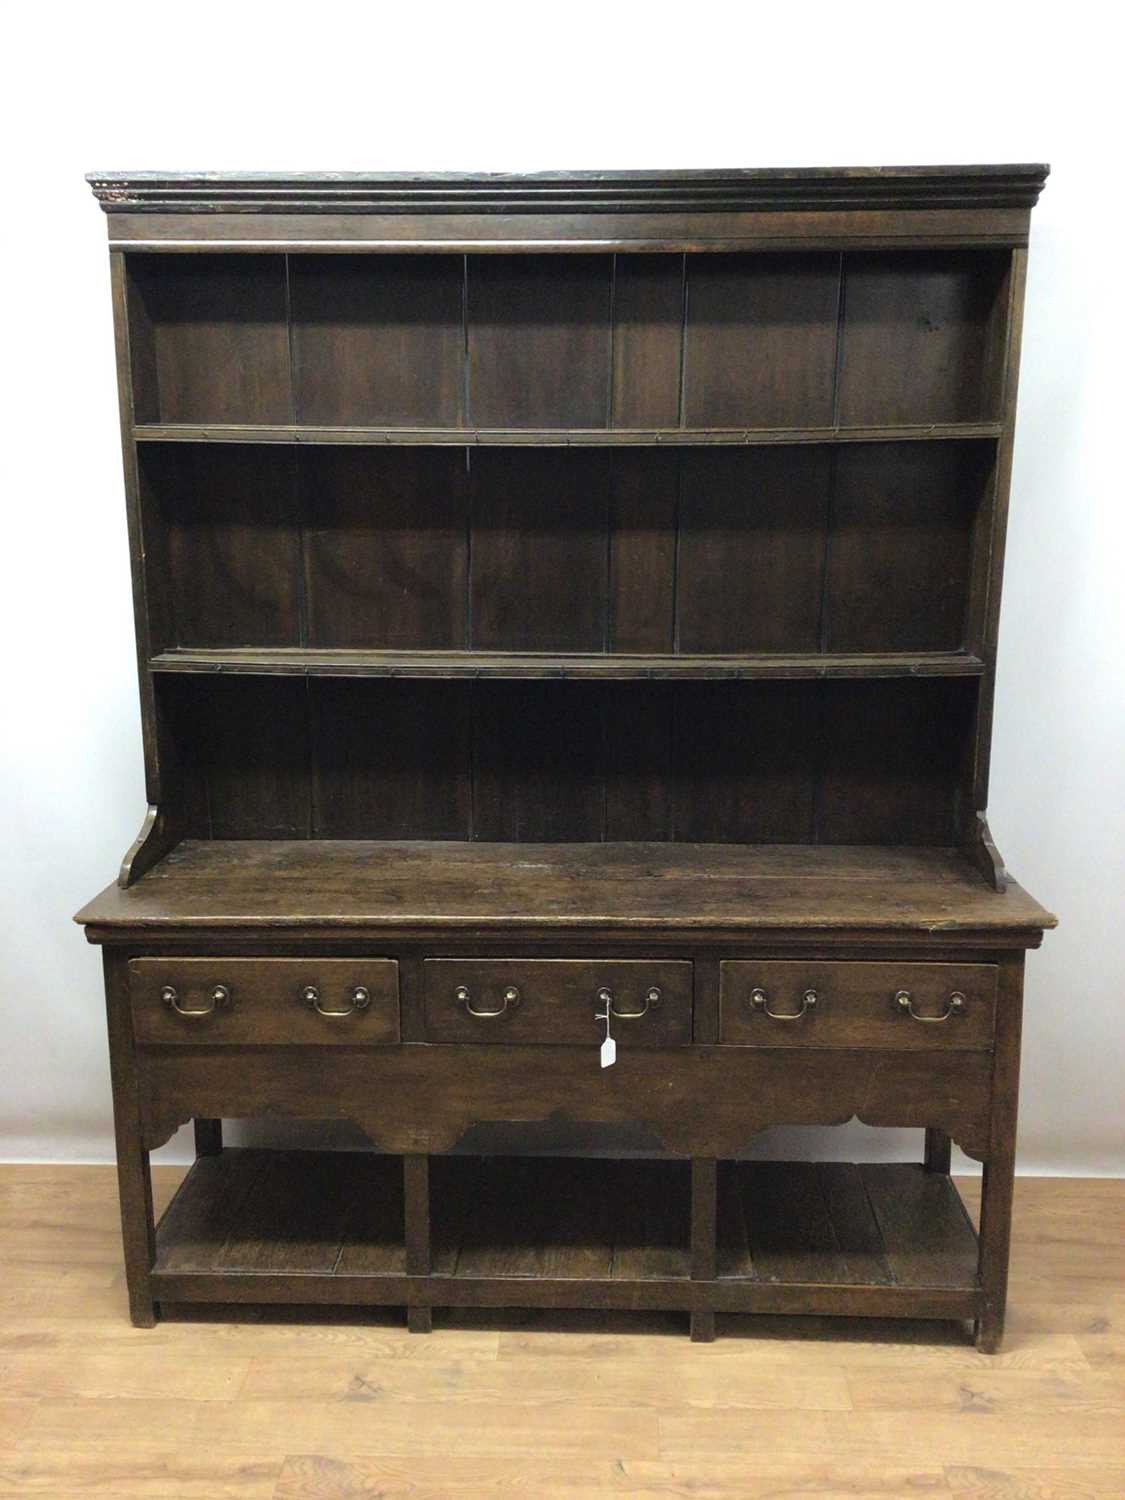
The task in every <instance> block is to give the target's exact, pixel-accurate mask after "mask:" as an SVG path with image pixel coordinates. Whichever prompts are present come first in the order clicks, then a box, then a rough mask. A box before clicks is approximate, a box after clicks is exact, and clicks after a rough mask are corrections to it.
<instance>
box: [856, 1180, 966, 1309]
mask: <svg viewBox="0 0 1125 1500" xmlns="http://www.w3.org/2000/svg"><path fill="white" fill-rule="evenodd" d="M860 1172H861V1175H862V1177H863V1186H864V1189H865V1191H866V1193H867V1197H868V1199H869V1201H870V1203H871V1207H872V1210H873V1212H874V1214H875V1218H876V1221H877V1222H878V1225H879V1233H880V1235H881V1236H882V1239H883V1245H884V1253H885V1255H886V1259H887V1265H888V1267H889V1268H890V1272H891V1275H892V1277H893V1278H894V1280H895V1281H896V1282H898V1284H899V1285H900V1286H949V1287H952V1286H967V1285H972V1283H973V1282H974V1281H975V1280H976V1274H977V1237H976V1235H975V1234H974V1233H973V1226H972V1224H970V1222H969V1216H968V1214H967V1213H966V1212H965V1210H964V1208H963V1206H962V1204H961V1200H960V1199H959V1198H958V1196H957V1189H956V1188H955V1187H954V1186H953V1184H952V1183H951V1182H950V1181H949V1178H948V1177H945V1176H940V1175H938V1174H936V1173H933V1172H927V1171H926V1169H925V1168H924V1167H921V1166H914V1165H904V1166H879V1167H871V1166H866V1167H861V1168H860Z"/></svg>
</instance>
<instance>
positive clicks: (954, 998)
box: [895, 990, 965, 1026]
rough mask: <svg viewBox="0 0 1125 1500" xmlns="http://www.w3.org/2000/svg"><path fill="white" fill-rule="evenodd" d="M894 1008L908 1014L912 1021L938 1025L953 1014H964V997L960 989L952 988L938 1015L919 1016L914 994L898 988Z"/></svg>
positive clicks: (925, 1024) (902, 1013)
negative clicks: (943, 1007) (915, 1007)
mask: <svg viewBox="0 0 1125 1500" xmlns="http://www.w3.org/2000/svg"><path fill="white" fill-rule="evenodd" d="M895 1008H896V1009H897V1010H898V1012H899V1014H900V1015H903V1016H909V1017H910V1019H911V1020H912V1021H921V1022H922V1024H923V1025H924V1026H940V1025H941V1024H942V1022H943V1021H948V1020H950V1019H951V1018H952V1017H953V1016H962V1015H964V1014H965V997H964V995H963V994H962V993H961V991H960V990H954V991H953V993H952V994H951V995H950V997H949V1000H948V1002H947V1004H946V1007H945V1009H944V1010H943V1011H942V1013H941V1015H940V1016H920V1015H919V1014H918V1012H917V1011H916V1010H915V1009H914V996H913V995H912V994H911V993H910V991H909V990H898V991H897V992H896V994H895Z"/></svg>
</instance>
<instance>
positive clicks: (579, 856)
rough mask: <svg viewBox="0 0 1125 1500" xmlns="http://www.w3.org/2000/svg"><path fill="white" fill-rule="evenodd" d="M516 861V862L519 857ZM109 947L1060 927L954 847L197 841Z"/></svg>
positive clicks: (169, 865)
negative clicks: (402, 932)
mask: <svg viewBox="0 0 1125 1500" xmlns="http://www.w3.org/2000/svg"><path fill="white" fill-rule="evenodd" d="M513 854H515V855H516V857H515V858H513ZM79 920H80V921H82V922H86V923H89V924H91V926H93V927H94V928H95V929H96V930H97V931H98V933H99V935H100V934H102V933H104V934H105V935H107V936H108V935H110V934H111V933H114V932H121V933H122V934H124V933H127V932H130V931H134V932H145V933H148V934H149V935H150V937H151V938H155V937H156V936H157V935H158V934H159V933H161V932H165V933H169V932H174V931H175V930H176V929H183V930H184V931H185V932H191V931H193V930H199V931H204V930H206V929H223V930H229V931H241V932H243V933H245V932H247V931H250V932H252V931H254V930H255V929H257V930H259V931H261V932H262V934H263V936H265V935H269V936H271V937H273V936H280V935H281V934H282V933H284V932H285V931H286V930H289V931H291V932H293V933H296V934H299V935H304V936H308V935H310V934H311V933H312V932H318V933H321V934H323V933H328V934H331V933H333V932H340V931H347V930H349V929H350V930H353V931H355V930H368V929H375V928H378V929H382V930H385V929H387V928H406V929H416V930H424V931H425V932H427V933H429V934H430V935H431V936H432V935H433V934H434V933H435V932H438V931H440V930H442V929H449V930H455V931H456V932H458V933H461V934H463V932H464V931H465V930H466V929H467V930H470V931H474V932H483V931H485V930H489V931H491V932H493V933H495V932H501V933H505V934H509V935H511V934H514V933H516V932H521V933H523V932H528V931H532V932H534V931H537V930H538V931H547V932H550V931H552V930H566V929H568V928H569V929H574V930H578V931H586V932H589V931H599V930H600V931H607V932H628V931H630V930H638V931H642V932H646V933H648V934H649V935H650V940H651V933H652V931H653V930H654V929H655V930H660V931H668V932H676V933H680V932H692V931H707V930H711V931H716V930H719V931H723V932H725V933H727V934H729V935H731V936H733V935H735V934H739V933H751V932H754V931H756V930H766V931H773V932H777V931H779V930H787V931H789V932H790V933H791V934H792V935H794V936H796V935H798V934H806V933H808V932H809V931H813V932H815V933H817V934H818V937H819V940H821V941H824V940H825V939H826V938H827V937H828V936H830V935H831V934H832V933H843V934H847V933H852V934H857V933H859V934H863V935H867V936H868V937H870V935H872V934H875V933H881V934H883V935H884V937H890V936H893V935H894V934H896V933H897V934H903V935H909V936H910V937H911V938H912V940H913V942H914V943H915V944H919V943H921V944H925V943H926V942H927V941H932V940H935V936H936V939H937V940H940V941H941V942H942V944H943V946H944V945H946V944H957V945H960V946H971V944H972V943H973V942H974V941H980V940H982V939H983V938H985V937H986V936H987V935H989V934H995V935H998V936H999V937H1000V938H1002V940H1003V941H1005V942H1006V943H1008V944H1010V945H1011V946H1014V947H1023V946H1027V945H1031V946H1034V945H1035V944H1037V942H1038V937H1039V935H1040V933H1041V932H1042V931H1043V929H1044V928H1047V927H1052V926H1054V925H1055V918H1054V917H1052V915H1051V914H1050V913H1049V912H1047V911H1045V910H1044V909H1043V907H1041V906H1040V905H1039V904H1038V903H1037V902H1035V901H1033V900H1032V899H1031V897H1030V896H1028V895H1027V893H1026V892H1024V891H1023V890H1022V889H1021V888H1020V887H1019V886H1018V885H1017V884H1015V883H1014V882H1013V883H1012V885H1011V886H1009V888H1008V890H1007V891H1006V892H1005V893H1004V894H1003V895H1000V894H998V893H997V892H996V891H993V890H990V889H989V888H988V886H986V885H985V883H984V882H983V881H982V880H981V879H980V877H979V875H978V874H977V872H976V871H975V869H973V867H972V866H971V865H970V864H969V863H968V861H967V860H965V859H964V858H963V857H962V856H961V855H960V854H959V853H958V852H957V851H956V850H954V849H939V848H932V849H926V848H912V849H905V848H894V847H889V846H888V847H862V848H856V847H835V848H829V847H823V846H822V847H819V848H817V847H812V846H809V845H805V846H792V845H789V846H785V845H775V846H769V845H759V846H745V845H738V844H705V845H693V844H687V843H682V844H659V843H658V844H607V845H605V846H604V847H603V846H598V845H590V844H588V843H578V844H575V843H570V844H566V843H527V844H525V845H524V846H523V847H521V848H520V849H519V850H518V851H513V849H512V848H511V846H510V845H509V844H505V843H493V844H489V843H485V842H480V843H442V842H438V843H409V842H408V843H398V844H395V843H373V842H370V841H363V840H352V839H345V840H327V841H326V840H321V839H311V840H308V839H301V840H295V841H282V842H273V841H258V840H251V841H242V842H223V841H221V840H193V841H188V842H185V843H183V844H180V845H179V846H178V847H177V848H176V849H175V850H174V851H173V853H172V854H171V855H170V856H169V857H168V858H167V859H165V860H164V861H162V862H161V863H160V864H159V865H157V866H156V867H155V869H153V870H152V871H151V872H150V873H149V874H148V875H146V876H145V877H144V879H143V880H141V881H139V882H138V883H137V884H136V885H134V886H131V887H130V888H129V889H128V890H122V889H120V888H119V887H118V886H116V885H113V886H109V887H107V888H106V889H105V890H104V891H103V892H102V893H101V895H99V896H98V897H96V898H95V900H94V901H92V902H91V903H90V904H89V905H88V906H87V907H85V908H84V909H83V911H81V912H80V913H79Z"/></svg>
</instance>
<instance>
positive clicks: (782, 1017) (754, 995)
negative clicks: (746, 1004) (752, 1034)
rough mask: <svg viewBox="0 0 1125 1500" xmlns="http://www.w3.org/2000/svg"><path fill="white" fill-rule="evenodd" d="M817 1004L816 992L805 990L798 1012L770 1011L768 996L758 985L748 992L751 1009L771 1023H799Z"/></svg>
mask: <svg viewBox="0 0 1125 1500" xmlns="http://www.w3.org/2000/svg"><path fill="white" fill-rule="evenodd" d="M819 1003H820V996H819V995H818V994H817V992H816V991H815V990H806V991H805V993H804V994H803V995H802V996H801V1008H800V1010H770V1002H769V996H768V995H767V994H766V992H765V990H764V989H762V987H761V986H760V985H756V986H755V987H754V989H752V990H751V991H750V1005H751V1008H752V1009H754V1010H756V1011H759V1012H760V1013H761V1014H762V1015H763V1016H768V1017H769V1018H770V1020H771V1021H799V1020H800V1019H801V1018H802V1016H804V1015H806V1014H807V1013H808V1012H809V1011H810V1010H815V1009H816V1007H817V1005H818V1004H819Z"/></svg>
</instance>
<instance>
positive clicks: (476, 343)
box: [467, 255, 613, 427]
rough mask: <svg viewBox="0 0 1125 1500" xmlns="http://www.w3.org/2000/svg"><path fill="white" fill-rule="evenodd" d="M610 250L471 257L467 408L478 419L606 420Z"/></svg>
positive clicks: (588, 423) (486, 422)
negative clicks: (497, 257)
mask: <svg viewBox="0 0 1125 1500" xmlns="http://www.w3.org/2000/svg"><path fill="white" fill-rule="evenodd" d="M612 279H613V262H612V259H611V257H609V256H606V255H579V256H526V255H524V256H505V257H503V258H502V259H496V258H491V257H471V258H470V260H469V269H468V302H467V323H468V341H469V414H470V418H471V420H472V421H473V422H474V423H476V424H478V425H479V426H482V427H505V426H508V427H542V426H562V427H605V426H607V425H608V421H609V382H610V368H609V359H610V354H609V345H610V303H611V292H612Z"/></svg>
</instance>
